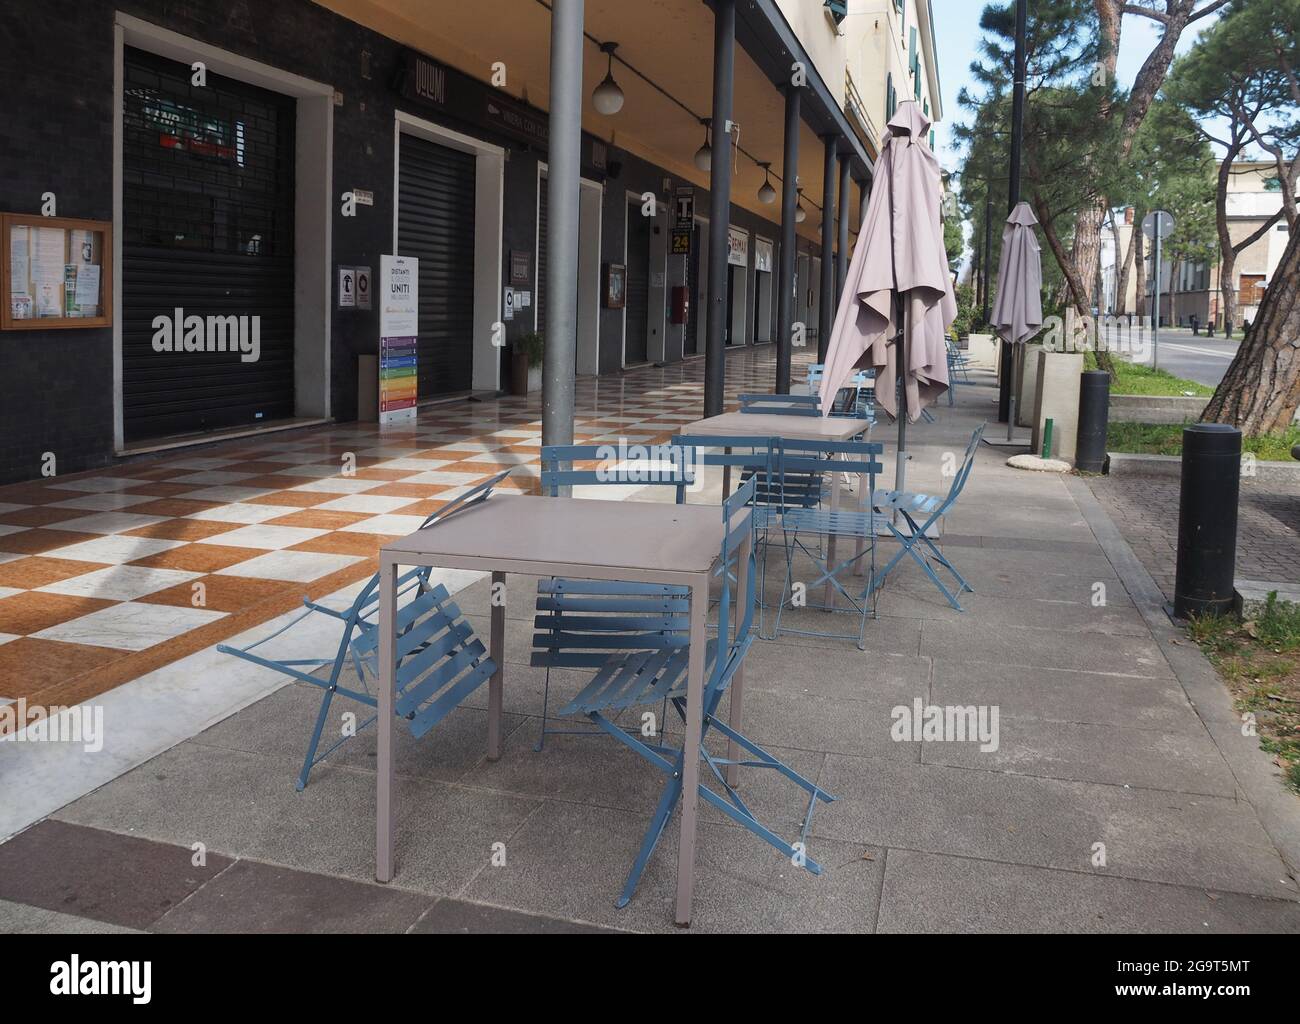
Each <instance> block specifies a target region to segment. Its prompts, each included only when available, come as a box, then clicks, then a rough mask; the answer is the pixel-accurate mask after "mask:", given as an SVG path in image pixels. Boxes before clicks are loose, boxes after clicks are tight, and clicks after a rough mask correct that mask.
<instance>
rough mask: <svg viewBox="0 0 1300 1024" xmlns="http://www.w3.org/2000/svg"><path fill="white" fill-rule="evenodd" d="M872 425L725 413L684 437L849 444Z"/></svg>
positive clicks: (851, 420)
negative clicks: (750, 438) (709, 435)
mask: <svg viewBox="0 0 1300 1024" xmlns="http://www.w3.org/2000/svg"><path fill="white" fill-rule="evenodd" d="M870 426H871V424H870V423H868V422H867V421H866V420H859V419H854V418H853V417H851V416H783V415H781V414H780V413H751V412H724V413H722V414H721V415H719V416H710V417H708V418H707V419H702V420H696V421H695V422H694V423H688V424H687V425H686V426H684V427H682V428H681V431H680V433H682V434H705V435H708V434H717V435H721V436H725V437H788V438H790V439H791V440H794V441H848V440H850V439H851V438H854V437H857V436H858V435H859V434H861V433H862V432H863V431H864V430H868V429H869V428H870Z"/></svg>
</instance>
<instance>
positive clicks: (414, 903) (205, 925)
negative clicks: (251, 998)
mask: <svg viewBox="0 0 1300 1024" xmlns="http://www.w3.org/2000/svg"><path fill="white" fill-rule="evenodd" d="M431 904H432V899H431V897H429V896H424V895H419V894H417V893H411V892H405V891H403V890H401V889H398V888H395V887H392V886H384V885H378V884H376V883H370V884H367V883H364V882H354V881H351V880H349V879H346V878H336V877H334V876H331V875H322V874H316V873H313V872H310V871H296V870H294V869H292V868H286V867H279V866H276V865H273V864H260V863H257V862H256V861H248V860H241V861H238V862H237V863H235V864H233V865H232V866H231V867H230V868H229V869H228V870H226V871H224V872H222V874H221V875H219V876H218V877H217V878H214V879H213V880H212V881H210V882H209V883H208V884H207V885H205V886H203V887H202V888H201V889H199V890H198V891H197V892H195V893H194V894H193V895H192V896H190V898H189V899H187V900H186V901H185V902H184V903H182V904H181V905H180V906H178V907H176V908H174V909H173V910H170V911H168V912H167V913H166V914H165V915H164V916H163V917H162V918H160V919H159V920H158V921H157V922H156V923H155V924H154V926H153V928H152V929H151V931H155V932H170V933H182V932H188V933H195V932H198V933H205V934H225V935H239V934H248V933H254V934H257V933H294V934H324V933H335V932H345V933H349V934H358V933H376V932H389V933H402V932H405V931H406V930H407V929H409V928H410V927H411V926H413V925H414V924H415V923H416V921H418V920H419V919H420V916H421V915H422V914H423V913H424V912H425V911H426V910H428V909H429V907H430V906H431Z"/></svg>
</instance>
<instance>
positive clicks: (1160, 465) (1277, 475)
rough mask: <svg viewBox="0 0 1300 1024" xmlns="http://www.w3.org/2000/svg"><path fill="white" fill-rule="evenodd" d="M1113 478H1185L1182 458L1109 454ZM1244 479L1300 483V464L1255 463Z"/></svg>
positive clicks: (1108, 468) (1120, 453)
mask: <svg viewBox="0 0 1300 1024" xmlns="http://www.w3.org/2000/svg"><path fill="white" fill-rule="evenodd" d="M1106 456H1107V458H1108V459H1109V465H1108V466H1107V467H1106V472H1107V473H1108V474H1109V475H1111V476H1145V477H1158V478H1161V479H1166V480H1177V479H1178V478H1179V477H1180V476H1182V472H1183V457H1182V456H1181V455H1143V454H1138V453H1134V452H1107V453H1106ZM1243 479H1244V480H1254V481H1258V482H1260V483H1266V484H1267V483H1279V484H1295V483H1300V462H1256V463H1255V468H1254V472H1253V474H1252V475H1250V476H1246V477H1243Z"/></svg>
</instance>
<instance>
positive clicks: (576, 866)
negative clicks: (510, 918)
mask: <svg viewBox="0 0 1300 1024" xmlns="http://www.w3.org/2000/svg"><path fill="white" fill-rule="evenodd" d="M831 806H834V805H831ZM824 809H825V807H823V810H824ZM818 813H819V814H820V813H821V812H820V811H819V812H818ZM649 817H650V815H649V813H648V812H647V813H643V814H632V813H630V812H624V811H610V810H601V809H598V808H592V807H585V806H581V805H578V804H547V805H546V806H545V807H544V808H543V809H542V811H541V812H539V813H538V814H536V815H534V816H533V817H532V818H531V819H529V822H528V825H527V826H525V827H524V828H523V829H521V830H520V832H519V833H518V834H517V835H516V836H515V837H514V838H513V839H512V840H511V842H510V844H509V848H508V854H507V859H506V864H505V866H504V867H497V868H486V869H484V870H483V871H482V872H480V873H479V875H478V876H477V877H476V878H475V879H474V881H473V883H472V884H471V885H470V886H469V887H468V888H467V889H466V891H465V892H463V893H460V894H459V895H460V896H461V897H463V898H467V899H476V900H484V901H486V902H489V903H493V904H496V905H499V906H510V907H517V908H519V909H521V910H525V911H528V912H530V913H537V914H546V915H550V916H567V917H571V918H576V919H577V920H581V921H587V922H590V923H593V924H601V925H606V926H609V927H621V928H627V929H631V930H636V931H665V932H667V931H676V930H677V929H676V928H675V926H674V925H673V895H674V888H675V878H676V860H677V825H676V821H675V820H674V821H671V822H669V824H668V827H667V828H666V829H665V830H664V834H663V836H662V837H661V839H660V842H659V846H658V848H657V849H656V850H655V854H654V856H653V857H652V858H651V860H650V862H649V864H648V866H647V868H646V872H645V875H644V876H643V878H642V880H641V884H640V887H639V888H638V890H637V894H636V896H635V897H634V898H633V900H632V902H631V903H629V904H628V906H627V907H625V908H624V909H622V910H619V909H617V908H616V907H615V906H614V900H615V898H616V897H617V896H618V894H619V893H620V892H621V891H622V889H623V883H624V881H625V880H626V876H627V872H628V869H629V868H630V867H631V866H632V862H633V859H634V857H635V854H636V850H637V848H638V846H639V845H640V841H641V837H642V834H643V832H644V830H645V827H646V824H647V823H648V821H649ZM698 844H699V846H698V851H697V863H696V883H695V903H694V912H693V916H692V921H691V929H690V930H691V931H692V932H696V933H699V932H719V931H720V932H732V931H747V932H823V933H825V932H865V931H869V930H870V929H871V927H872V924H873V922H874V919H875V909H876V899H877V895H876V894H877V893H878V891H879V886H880V878H881V870H882V865H881V851H880V850H878V849H874V848H871V847H868V846H865V845H861V844H855V843H839V842H833V841H818V842H815V843H810V845H809V851H808V853H809V856H811V857H813V858H814V859H815V860H816V861H817V862H818V863H820V864H822V865H823V866H824V868H825V870H824V872H823V874H822V875H820V876H814V875H812V874H810V873H809V872H807V871H806V870H804V869H802V868H796V867H794V866H793V865H792V864H791V863H790V861H789V860H787V859H786V858H785V857H783V856H782V855H781V854H779V853H778V852H777V851H776V850H774V849H772V848H771V847H770V846H768V845H767V844H766V843H764V842H762V841H761V840H759V839H757V838H756V837H754V836H753V835H751V834H750V833H748V832H746V831H744V830H742V829H739V828H731V827H727V826H724V825H715V824H711V823H707V822H701V824H700V827H699V838H698ZM867 857H869V858H871V859H869V860H868V859H865V858H867Z"/></svg>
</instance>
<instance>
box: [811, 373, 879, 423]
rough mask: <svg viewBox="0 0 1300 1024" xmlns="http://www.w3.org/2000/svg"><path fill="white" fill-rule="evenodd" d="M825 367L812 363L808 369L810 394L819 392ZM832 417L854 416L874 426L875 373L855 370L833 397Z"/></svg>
mask: <svg viewBox="0 0 1300 1024" xmlns="http://www.w3.org/2000/svg"><path fill="white" fill-rule="evenodd" d="M825 373H826V367H825V366H824V365H823V364H821V363H813V364H812V365H811V366H809V367H808V390H809V392H811V393H812V394H814V395H816V394H819V393H820V391H821V382H822V377H823V376H824V375H825ZM830 415H832V416H856V417H858V418H859V419H864V420H867V421H868V422H869V423H870V424H872V425H874V424H875V422H876V371H875V370H857V371H855V372H854V374H853V376H852V377H850V378H849V380H848V383H847V384H844V385H843V386H842V387H841V388H840V389H839V391H838V392H837V393H836V395H835V401H834V403H833V405H832V407H831V412H830Z"/></svg>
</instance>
